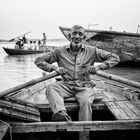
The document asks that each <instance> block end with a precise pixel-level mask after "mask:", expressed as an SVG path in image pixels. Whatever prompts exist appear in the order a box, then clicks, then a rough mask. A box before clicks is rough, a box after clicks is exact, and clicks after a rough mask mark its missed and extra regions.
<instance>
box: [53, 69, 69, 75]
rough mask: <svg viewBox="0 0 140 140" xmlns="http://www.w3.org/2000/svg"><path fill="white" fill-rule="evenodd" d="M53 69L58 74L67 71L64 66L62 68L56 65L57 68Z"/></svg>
mask: <svg viewBox="0 0 140 140" xmlns="http://www.w3.org/2000/svg"><path fill="white" fill-rule="evenodd" d="M55 71H56V72H57V73H58V74H60V75H64V74H66V72H67V70H66V69H65V68H63V67H57V68H56V69H55Z"/></svg>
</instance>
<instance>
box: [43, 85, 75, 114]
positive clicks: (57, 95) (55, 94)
mask: <svg viewBox="0 0 140 140" xmlns="http://www.w3.org/2000/svg"><path fill="white" fill-rule="evenodd" d="M71 96H72V94H71V91H70V89H69V88H68V87H67V86H66V85H63V84H58V83H51V84H48V85H47V89H46V97H47V99H48V102H49V105H50V107H51V109H52V111H53V112H54V113H56V112H58V111H61V110H66V109H65V106H64V98H65V97H71Z"/></svg>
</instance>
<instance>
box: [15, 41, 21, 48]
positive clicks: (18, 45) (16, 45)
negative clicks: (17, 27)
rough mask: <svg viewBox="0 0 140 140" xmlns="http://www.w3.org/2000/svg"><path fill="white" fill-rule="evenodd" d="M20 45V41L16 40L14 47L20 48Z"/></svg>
mask: <svg viewBox="0 0 140 140" xmlns="http://www.w3.org/2000/svg"><path fill="white" fill-rule="evenodd" d="M20 46H21V41H20V40H18V41H17V42H16V44H15V49H20Z"/></svg>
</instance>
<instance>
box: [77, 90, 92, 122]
mask: <svg viewBox="0 0 140 140" xmlns="http://www.w3.org/2000/svg"><path fill="white" fill-rule="evenodd" d="M75 97H76V99H77V101H78V102H79V104H80V110H79V121H91V120H92V108H91V105H92V103H93V100H94V90H93V88H86V87H84V88H81V89H80V90H79V91H78V92H77V93H76V94H75Z"/></svg>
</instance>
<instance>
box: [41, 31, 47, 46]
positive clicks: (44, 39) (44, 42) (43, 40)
mask: <svg viewBox="0 0 140 140" xmlns="http://www.w3.org/2000/svg"><path fill="white" fill-rule="evenodd" d="M46 41H47V37H46V35H45V33H43V39H42V42H43V45H46Z"/></svg>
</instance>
